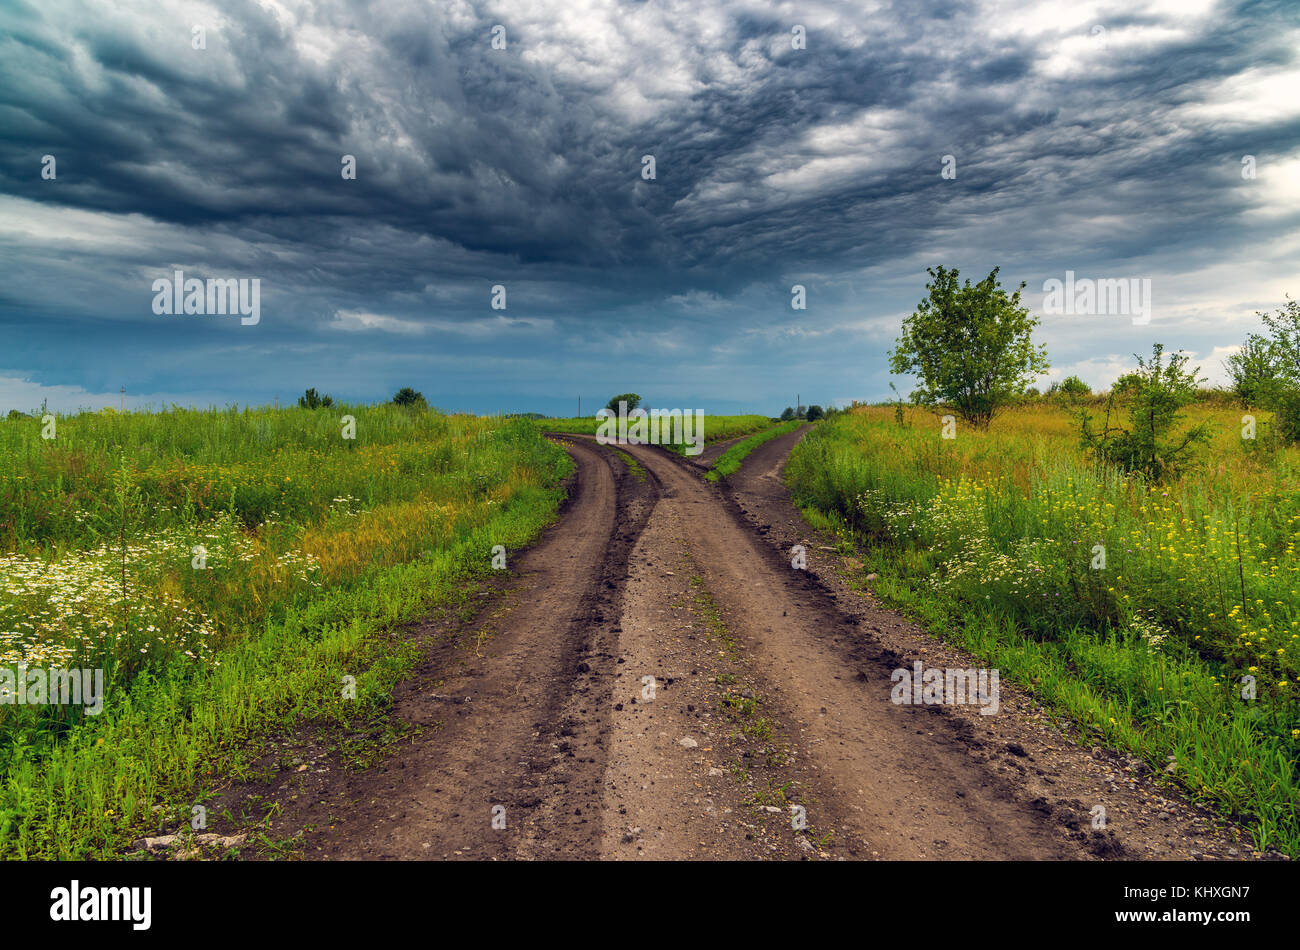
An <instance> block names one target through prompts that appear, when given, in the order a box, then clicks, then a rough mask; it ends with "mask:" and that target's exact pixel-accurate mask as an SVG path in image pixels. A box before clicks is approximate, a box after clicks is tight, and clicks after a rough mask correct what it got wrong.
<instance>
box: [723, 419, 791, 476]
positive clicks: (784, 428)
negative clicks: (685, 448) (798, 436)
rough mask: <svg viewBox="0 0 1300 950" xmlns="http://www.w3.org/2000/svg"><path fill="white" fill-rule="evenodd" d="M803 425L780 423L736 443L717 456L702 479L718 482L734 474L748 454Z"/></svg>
mask: <svg viewBox="0 0 1300 950" xmlns="http://www.w3.org/2000/svg"><path fill="white" fill-rule="evenodd" d="M803 424H804V423H803V422H802V421H800V420H795V421H791V422H782V423H781V424H780V425H775V426H772V428H770V429H765V430H764V431H762V432H759V433H758V434H757V435H751V436H750V437H749V438H748V439H745V440H744V441H743V442H737V443H736V444H735V445H733V446H732V447H731V448H729V449H727V451H725V452H723V453H722V454H721V455H719V456H718V458H717V461H715V462H714V463H713V467H712V468H710V469H709V470H708V471H707V472H705V473H704V477H705V478H707V479H708V480H709V481H711V482H716V481H720V480H721V479H724V478H726V477H727V476H728V475H732V474H734V473H735V472H736V471H737V470H739V468H740V465H741V463H742V462H744V461H745V459H747V458H748V457H749V454H750V453H751V452H753V451H754V449H756V448H758V447H759V446H760V445H762V444H763V443H765V442H771V441H772V440H773V439H775V438H777V437H778V436H782V435H785V434H786V433H787V432H793V431H794V430H795V429H797V428H799V427H800V426H801V425H803Z"/></svg>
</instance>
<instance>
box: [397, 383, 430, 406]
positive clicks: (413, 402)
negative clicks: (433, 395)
mask: <svg viewBox="0 0 1300 950" xmlns="http://www.w3.org/2000/svg"><path fill="white" fill-rule="evenodd" d="M393 404H394V405H396V406H413V407H416V408H419V409H425V408H427V407H428V405H429V404H428V403H427V402H425V400H424V394H423V393H418V392H416V391H415V390H414V389H412V388H411V387H410V386H403V387H402V388H401V389H399V390H398V391H397V392H396V393H394V394H393Z"/></svg>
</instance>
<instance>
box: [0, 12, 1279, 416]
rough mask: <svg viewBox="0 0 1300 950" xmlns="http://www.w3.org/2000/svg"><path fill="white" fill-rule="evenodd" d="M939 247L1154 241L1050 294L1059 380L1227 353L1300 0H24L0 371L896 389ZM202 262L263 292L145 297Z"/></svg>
mask: <svg viewBox="0 0 1300 950" xmlns="http://www.w3.org/2000/svg"><path fill="white" fill-rule="evenodd" d="M498 27H500V28H501V29H498ZM799 28H802V29H799ZM196 46H199V47H201V48H195V47H196ZM502 46H504V48H501V47H502ZM799 47H802V48H799ZM345 155H350V156H354V158H355V168H356V176H355V179H351V178H345V177H344V175H343V171H342V169H343V156H345ZM46 156H52V157H53V159H54V161H53V163H50V162H49V161H48V160H47V159H46ZM645 156H653V165H654V169H653V170H654V176H653V178H650V177H647V170H646V162H645V161H644V157H645ZM945 156H950V159H948V161H947V162H946V164H945ZM51 164H52V172H53V175H52V177H51V176H50V174H49V173H48V172H46V171H45V170H46V169H47V168H50V167H51ZM945 168H946V169H947V172H948V173H947V174H946V175H945V173H944V172H945ZM938 264H943V265H945V266H948V267H956V268H959V269H960V271H961V274H962V277H963V278H966V277H970V278H972V279H973V280H979V279H980V278H981V277H983V276H984V275H986V274H987V273H988V272H989V271H990V270H991V269H992V268H993V267H995V266H996V267H1000V268H1001V270H1000V275H1001V277H1002V279H1003V283H1004V285H1005V286H1007V287H1008V288H1009V289H1014V288H1015V287H1016V286H1018V285H1019V283H1020V282H1021V281H1023V282H1025V284H1026V285H1027V286H1026V288H1025V291H1024V300H1025V302H1026V303H1027V305H1028V306H1029V307H1030V308H1031V309H1032V310H1033V311H1034V312H1036V313H1043V310H1042V304H1043V297H1044V294H1043V290H1044V282H1045V281H1047V280H1049V279H1052V278H1056V279H1061V280H1063V279H1064V278H1065V275H1066V272H1067V271H1072V272H1074V274H1075V275H1076V277H1078V278H1096V279H1126V280H1127V279H1139V280H1140V279H1149V280H1150V281H1151V288H1152V311H1151V318H1150V322H1149V323H1146V324H1140V323H1138V324H1135V322H1134V321H1133V319H1131V318H1130V317H1129V316H1126V315H1123V314H1088V315H1081V314H1050V313H1043V317H1042V319H1043V323H1042V327H1041V329H1040V330H1039V337H1040V339H1041V340H1042V341H1043V342H1045V343H1046V344H1047V345H1048V350H1049V354H1050V357H1051V359H1052V363H1053V369H1052V372H1051V374H1050V376H1049V377H1048V380H1050V379H1060V378H1061V377H1063V376H1065V375H1068V374H1070V373H1078V374H1079V375H1081V376H1082V377H1083V378H1084V379H1085V380H1086V381H1087V382H1089V383H1091V384H1093V385H1094V386H1100V385H1105V384H1108V383H1109V382H1110V381H1112V380H1113V379H1114V378H1115V377H1116V376H1117V375H1118V374H1119V373H1121V372H1123V371H1124V370H1126V369H1127V368H1129V367H1130V366H1132V365H1133V359H1132V354H1133V353H1135V352H1137V353H1147V352H1149V350H1150V347H1151V344H1152V342H1154V341H1160V342H1162V343H1164V344H1165V345H1166V347H1168V348H1170V349H1177V348H1182V349H1185V350H1187V351H1189V352H1191V353H1193V354H1194V355H1195V358H1196V361H1197V362H1199V363H1200V364H1201V365H1202V366H1203V371H1204V372H1205V374H1206V375H1208V376H1210V377H1211V378H1212V379H1213V380H1220V379H1222V376H1223V373H1222V368H1221V365H1220V364H1221V362H1222V360H1223V358H1224V357H1225V356H1226V355H1227V354H1228V353H1230V352H1231V351H1232V348H1233V347H1234V346H1236V345H1238V344H1239V343H1240V342H1241V341H1242V339H1243V338H1244V336H1245V334H1246V333H1247V332H1249V331H1251V330H1254V329H1256V328H1257V327H1258V325H1259V321H1258V318H1257V317H1256V316H1255V313H1256V311H1257V310H1271V309H1274V308H1276V307H1278V306H1280V305H1281V304H1282V303H1283V302H1284V301H1285V299H1286V295H1287V294H1288V293H1289V294H1291V295H1292V296H1300V8H1298V7H1297V6H1296V4H1295V3H1294V2H1291V0H1287V2H1260V3H1239V4H1231V3H1213V2H1203V0H1156V2H1141V0H1136V2H1135V0H1122V2H1100V3H1088V2H1082V3H1080V2H1072V0H1065V2H1059V3H1047V2H1040V3H1008V2H991V0H990V2H982V0H971V2H962V0H951V2H945V0H916V2H913V0H907V2H903V0H900V2H897V3H874V2H870V0H854V2H846V3H829V2H820V0H817V2H790V3H786V2H778V3H771V2H767V3H759V2H751V0H726V2H715V0H683V2H613V0H513V2H450V3H443V2H433V0H368V2H366V0H313V2H295V0H283V2H281V0H222V2H220V3H204V2H193V0H185V2H173V0H113V2H111V3H110V2H103V3H94V4H86V3H68V2H60V0H4V2H3V4H0V411H2V410H6V409H9V408H14V407H16V408H20V409H24V410H30V409H31V408H33V407H35V406H38V405H39V404H40V403H41V402H42V400H47V401H48V404H49V405H50V406H51V407H54V408H58V409H75V408H77V407H79V406H87V407H99V406H101V405H105V404H112V405H117V404H118V402H119V399H120V398H121V397H120V395H119V391H120V389H121V388H122V387H125V389H126V402H127V404H128V406H144V405H153V406H162V405H165V404H168V403H171V402H178V403H182V404H197V405H208V404H218V405H226V404H230V403H235V402H237V403H241V404H244V403H251V404H255V405H256V404H263V403H270V402H272V401H273V400H275V399H278V400H279V401H280V402H281V403H282V404H283V403H284V402H286V401H291V400H292V399H294V398H296V396H297V395H298V394H300V393H301V392H302V391H303V389H305V388H306V387H308V386H314V387H316V388H317V389H319V390H323V391H326V392H329V393H331V394H333V395H334V396H335V398H336V399H344V400H350V401H351V400H355V401H372V400H377V399H382V398H385V397H387V396H389V395H391V394H392V392H393V391H394V390H396V389H397V388H399V387H401V386H406V385H409V386H413V387H415V388H416V389H419V390H421V391H423V393H424V394H425V395H426V397H427V398H428V399H429V400H430V402H432V403H433V404H435V405H438V406H440V407H442V408H445V409H448V410H471V411H476V412H495V411H538V412H544V413H548V414H569V413H572V412H574V411H575V410H576V408H577V400H578V398H579V397H580V396H581V397H582V400H583V402H582V406H583V410H584V412H590V411H593V410H594V409H595V408H597V407H598V406H599V405H602V404H603V403H604V401H605V400H606V399H607V398H608V397H609V396H610V395H611V394H613V393H616V392H622V391H627V390H632V391H636V392H639V393H641V394H642V395H644V396H645V397H646V398H647V399H648V400H649V402H650V403H651V404H653V405H657V406H663V407H669V406H677V407H681V408H702V409H704V410H706V411H710V412H721V411H738V410H755V411H762V412H767V413H772V414H775V413H777V412H779V411H780V410H781V409H782V408H783V407H784V406H786V405H790V404H792V403H793V402H794V400H795V394H796V393H800V394H802V396H803V401H804V403H820V404H823V405H825V404H830V403H835V404H839V405H843V404H845V403H847V402H848V401H849V400H851V399H855V398H856V399H865V400H875V399H880V398H882V397H885V396H888V395H889V388H888V386H889V381H890V377H889V374H888V370H887V358H886V352H887V350H888V349H889V347H890V346H891V345H892V343H893V341H894V339H895V337H896V336H897V333H898V328H899V323H900V321H901V320H902V318H903V317H904V316H906V315H907V314H908V313H910V312H911V311H912V310H913V309H914V308H915V306H916V303H917V302H918V301H919V300H920V298H921V297H922V296H923V294H924V285H925V282H926V279H927V277H926V268H927V267H930V266H935V265H938ZM176 270H181V271H183V273H184V275H185V276H186V277H196V278H199V279H207V278H221V279H225V278H249V279H252V278H257V279H258V280H259V281H260V289H261V296H260V322H258V323H257V324H256V325H243V324H242V323H241V320H240V318H239V316H238V315H234V316H230V315H213V314H156V313H155V312H154V307H153V302H154V297H155V293H154V290H153V285H154V281H155V280H156V279H159V278H164V277H165V278H170V277H172V275H173V273H174V272H175V271H176ZM796 284H798V285H802V286H803V287H804V288H806V302H807V307H806V309H804V310H795V309H792V307H791V301H792V299H793V298H792V291H791V288H792V287H793V286H794V285H796ZM498 285H500V286H501V287H504V289H505V307H504V309H494V308H493V306H492V301H493V288H494V287H495V286H498ZM498 301H499V297H498ZM1045 381H1046V380H1045ZM896 382H898V384H899V387H900V389H903V390H904V391H906V390H907V389H908V388H909V387H908V385H907V384H906V381H905V380H897V381H896Z"/></svg>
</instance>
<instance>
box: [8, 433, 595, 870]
mask: <svg viewBox="0 0 1300 950" xmlns="http://www.w3.org/2000/svg"><path fill="white" fill-rule="evenodd" d="M343 415H352V416H353V417H354V418H355V422H356V439H355V440H345V439H343V438H342V437H341V432H342V429H341V419H340V417H341V416H343ZM0 461H2V462H3V463H4V468H3V472H4V474H3V477H0V513H3V515H4V519H5V520H4V522H3V523H4V525H5V526H6V531H5V533H4V534H3V535H2V537H3V538H4V549H3V551H4V553H3V554H0V562H2V563H3V567H4V574H3V575H0V654H2V655H0V663H3V664H5V665H8V666H10V667H11V668H12V667H14V666H15V665H16V664H17V663H18V662H27V663H28V664H29V665H31V666H40V665H49V666H72V665H77V666H92V667H93V666H102V667H103V668H105V670H106V672H107V675H108V683H107V686H108V688H107V700H106V703H105V710H104V712H103V713H102V714H101V715H99V716H88V715H83V714H82V712H81V711H80V710H79V709H76V708H68V707H59V706H15V705H0V856H4V857H20V858H33V857H36V858H84V857H103V856H109V855H111V854H113V853H115V851H116V850H117V849H119V848H121V847H122V845H123V844H124V843H125V842H127V841H128V840H129V839H130V838H131V837H132V836H133V835H134V834H137V833H138V832H140V831H141V830H144V829H148V827H149V825H150V821H151V820H152V815H153V813H154V808H155V807H156V806H174V805H175V804H176V803H178V802H183V801H185V800H194V799H191V798H190V796H192V795H201V793H202V790H203V788H204V787H205V786H206V785H209V784H211V783H212V782H213V781H216V780H217V779H218V778H219V777H220V776H222V775H225V774H232V773H236V774H237V772H238V769H239V768H240V767H241V766H240V757H241V755H242V752H241V749H242V748H243V747H244V746H245V745H246V744H247V743H249V742H250V741H252V740H255V739H256V738H258V737H261V736H265V735H267V734H270V733H273V732H277V731H281V730H284V729H286V728H289V727H290V726H292V724H294V723H295V722H300V721H302V720H304V719H322V718H323V719H325V720H340V719H351V718H354V717H356V716H359V715H360V716H369V715H371V714H373V712H374V711H375V710H376V709H380V708H382V707H383V705H384V703H385V702H386V699H387V696H388V692H389V690H390V689H391V687H392V685H393V684H394V683H395V682H396V681H397V680H398V679H399V678H400V677H401V676H402V675H403V674H404V673H406V672H407V671H408V670H409V669H410V667H411V664H412V663H413V662H414V654H413V651H412V648H411V647H410V645H409V644H407V643H405V641H404V640H403V639H402V638H400V637H395V636H394V631H397V630H398V629H399V628H400V626H401V625H402V624H403V623H404V622H406V621H409V620H412V619H415V618H418V617H420V616H423V615H426V614H427V613H428V612H429V611H430V610H432V609H434V608H435V607H436V606H438V605H442V604H455V603H463V602H465V600H466V598H467V597H468V596H469V593H470V592H471V591H472V590H473V589H474V588H475V587H476V586H477V579H478V578H479V577H480V576H482V575H485V574H486V573H487V571H488V570H489V569H490V560H491V549H492V547H493V546H494V545H497V544H501V545H504V546H505V547H506V548H507V549H508V550H509V549H513V548H518V547H520V546H522V545H525V544H527V543H528V542H529V541H530V540H531V539H533V538H534V537H536V535H537V534H538V533H539V532H540V531H541V530H542V528H543V527H544V526H545V525H546V524H547V523H548V522H549V521H551V520H552V519H553V517H554V514H555V511H556V508H557V506H558V503H559V500H560V489H559V487H558V486H559V482H560V480H561V479H562V478H563V476H564V475H565V474H567V473H568V472H569V471H570V470H571V462H570V461H569V459H568V457H567V455H566V454H565V453H564V452H563V450H562V449H560V448H559V447H557V446H555V445H552V444H550V443H549V442H547V441H546V440H545V439H543V438H542V437H541V435H540V433H539V431H538V429H537V428H536V427H535V426H533V425H532V424H531V423H528V422H524V421H505V420H496V419H478V418H474V417H466V416H444V415H442V414H440V413H435V412H420V411H413V410H402V409H397V408H395V407H334V408H332V409H330V410H317V411H315V412H311V411H307V410H299V409H288V410H279V411H274V410H268V409H263V410H249V411H244V412H236V411H227V412H209V413H196V412H189V411H175V412H172V413H160V414H154V415H146V414H130V415H127V416H120V415H117V414H115V413H114V414H94V413H83V414H80V415H77V416H70V417H66V418H65V417H60V418H59V419H58V424H57V436H56V439H55V440H54V441H53V442H49V441H46V440H43V439H41V438H40V426H39V420H25V419H16V420H9V421H5V422H0ZM195 545H203V546H204V547H205V548H206V559H207V563H206V565H205V566H204V567H203V568H202V569H196V568H195V567H194V563H193V553H192V552H193V548H194V546H195ZM123 571H125V577H126V585H125V588H123V586H122V583H121V581H122V573H123ZM345 675H346V676H354V677H355V679H356V687H357V695H356V699H355V700H352V699H345V698H344V697H343V677H344V676H345Z"/></svg>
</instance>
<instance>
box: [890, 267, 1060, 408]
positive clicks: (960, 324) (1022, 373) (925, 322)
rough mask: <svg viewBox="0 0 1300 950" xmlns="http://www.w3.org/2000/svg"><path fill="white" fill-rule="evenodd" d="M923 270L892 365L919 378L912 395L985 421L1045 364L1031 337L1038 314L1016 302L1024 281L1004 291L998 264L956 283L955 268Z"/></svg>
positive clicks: (919, 401) (1020, 391)
mask: <svg viewBox="0 0 1300 950" xmlns="http://www.w3.org/2000/svg"><path fill="white" fill-rule="evenodd" d="M928 273H929V274H930V278H931V279H930V282H929V283H928V284H926V290H927V291H928V294H927V296H926V298H925V299H924V300H922V301H921V302H920V304H918V305H917V308H916V311H915V312H914V313H913V314H912V315H911V316H910V317H908V318H907V319H905V320H904V321H903V332H902V335H901V336H900V337H899V338H898V343H897V345H896V346H895V348H894V350H893V351H891V353H890V368H891V369H892V370H893V371H894V372H895V373H910V374H912V375H914V376H916V377H917V378H918V380H919V381H920V385H919V386H918V387H917V388H916V389H915V390H914V391H913V392H912V401H913V402H915V403H917V404H920V405H929V406H934V405H939V404H946V405H951V406H952V407H953V408H954V409H955V410H956V411H957V413H958V414H959V415H960V416H961V417H962V418H963V419H964V420H966V421H967V422H968V423H971V424H973V425H975V426H977V427H979V428H988V425H989V423H990V422H991V421H992V419H993V416H994V414H995V413H996V412H997V411H998V410H999V409H1001V408H1002V407H1004V406H1005V405H1007V404H1008V403H1010V402H1012V401H1014V400H1015V399H1016V398H1017V397H1019V396H1022V395H1023V394H1024V392H1025V389H1026V387H1027V386H1028V385H1029V384H1030V383H1031V382H1033V380H1034V378H1035V377H1036V376H1039V375H1041V374H1042V373H1044V372H1046V371H1047V370H1048V368H1049V366H1050V364H1049V363H1048V361H1047V351H1046V348H1045V347H1042V346H1038V347H1035V346H1034V344H1033V342H1032V341H1031V340H1030V334H1031V333H1032V331H1033V329H1034V327H1036V326H1037V325H1038V318H1037V317H1033V316H1030V314H1029V311H1028V310H1027V309H1026V308H1024V307H1021V306H1020V291H1021V290H1023V289H1024V287H1025V285H1024V283H1021V285H1020V287H1019V288H1017V290H1016V291H1015V292H1014V293H1012V294H1010V295H1008V294H1007V292H1006V291H1004V290H1003V289H1002V287H1001V286H1000V285H999V283H998V268H996V267H995V268H993V271H992V273H990V274H989V275H988V277H986V278H984V279H983V280H982V281H980V282H979V283H978V284H976V285H974V286H971V282H970V280H969V279H967V281H966V283H965V284H964V285H959V284H958V283H957V276H958V274H957V271H956V269H953V270H949V269H947V268H945V267H942V266H940V267H939V268H937V269H936V268H929V269H928Z"/></svg>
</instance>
